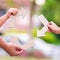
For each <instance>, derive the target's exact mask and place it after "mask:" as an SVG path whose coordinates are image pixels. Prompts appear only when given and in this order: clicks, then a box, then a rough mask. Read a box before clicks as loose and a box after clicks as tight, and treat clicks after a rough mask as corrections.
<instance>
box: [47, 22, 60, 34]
mask: <svg viewBox="0 0 60 60" xmlns="http://www.w3.org/2000/svg"><path fill="white" fill-rule="evenodd" d="M47 26H48V31H49V32H54V33H55V34H60V27H58V26H57V25H56V24H55V23H54V22H49V24H48V25H47Z"/></svg>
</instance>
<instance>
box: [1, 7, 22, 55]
mask: <svg viewBox="0 0 60 60" xmlns="http://www.w3.org/2000/svg"><path fill="white" fill-rule="evenodd" d="M17 13H18V9H16V8H10V9H9V10H8V11H7V13H6V14H5V15H3V16H2V17H0V26H2V25H3V24H4V23H5V22H6V21H7V20H8V18H9V17H10V16H11V15H13V16H15V15H16V14H17ZM0 47H1V48H3V49H4V50H5V51H6V52H7V53H8V54H9V55H10V56H17V55H19V54H20V53H22V52H23V50H22V49H21V48H20V47H19V46H17V45H15V44H12V43H6V42H5V41H4V40H3V39H2V38H0Z"/></svg>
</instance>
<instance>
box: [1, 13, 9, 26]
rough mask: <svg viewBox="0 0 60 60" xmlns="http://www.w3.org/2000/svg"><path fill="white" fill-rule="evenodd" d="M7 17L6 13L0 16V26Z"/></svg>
mask: <svg viewBox="0 0 60 60" xmlns="http://www.w3.org/2000/svg"><path fill="white" fill-rule="evenodd" d="M8 18H9V16H8V15H7V14H5V15H3V16H2V17H0V26H1V25H3V24H4V22H5V21H6V20H7V19H8Z"/></svg>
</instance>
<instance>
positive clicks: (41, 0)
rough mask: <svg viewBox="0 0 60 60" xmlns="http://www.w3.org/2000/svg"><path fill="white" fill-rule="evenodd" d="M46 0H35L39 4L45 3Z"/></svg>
mask: <svg viewBox="0 0 60 60" xmlns="http://www.w3.org/2000/svg"><path fill="white" fill-rule="evenodd" d="M45 1H46V0H35V3H36V4H37V5H44V4H45Z"/></svg>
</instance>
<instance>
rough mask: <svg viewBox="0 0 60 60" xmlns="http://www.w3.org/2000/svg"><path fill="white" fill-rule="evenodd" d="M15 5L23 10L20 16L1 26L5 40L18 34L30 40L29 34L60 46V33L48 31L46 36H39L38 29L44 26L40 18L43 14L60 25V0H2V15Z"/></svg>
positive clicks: (0, 31)
mask: <svg viewBox="0 0 60 60" xmlns="http://www.w3.org/2000/svg"><path fill="white" fill-rule="evenodd" d="M13 7H14V8H18V9H19V10H20V11H21V12H20V14H19V16H16V17H17V18H15V17H11V18H10V19H9V20H8V21H6V23H5V24H3V26H2V27H0V35H1V36H2V37H3V38H5V40H8V39H10V37H11V36H12V35H13V36H17V35H18V34H19V35H20V38H21V40H24V39H23V38H25V40H28V38H29V37H28V35H29V36H30V38H39V39H42V40H44V41H45V42H46V43H48V44H53V45H56V46H60V34H58V35H57V34H55V33H52V32H51V33H48V32H47V33H46V36H44V37H37V29H40V28H41V27H42V24H41V22H40V21H39V19H38V16H40V15H41V14H43V15H44V16H45V17H46V19H47V20H48V21H49V22H50V21H53V22H55V23H56V24H57V25H58V26H60V0H0V16H2V15H4V14H5V13H6V11H7V10H8V9H9V8H13ZM18 20H19V21H18ZM21 34H22V35H21ZM24 34H25V35H24ZM25 40H24V41H25Z"/></svg>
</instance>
